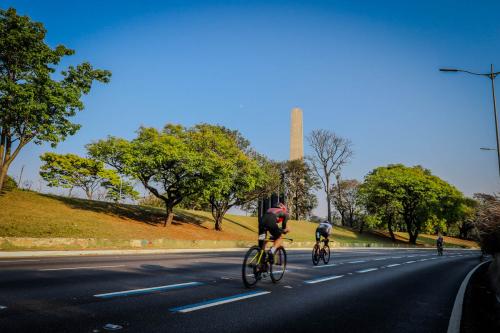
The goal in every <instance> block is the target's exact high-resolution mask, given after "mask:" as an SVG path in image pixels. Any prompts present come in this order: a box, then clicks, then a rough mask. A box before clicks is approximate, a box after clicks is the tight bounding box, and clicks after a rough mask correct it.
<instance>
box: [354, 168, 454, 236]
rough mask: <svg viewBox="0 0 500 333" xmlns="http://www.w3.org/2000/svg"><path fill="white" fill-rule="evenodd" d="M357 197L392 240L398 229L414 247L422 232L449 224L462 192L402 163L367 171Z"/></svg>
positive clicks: (425, 171)
mask: <svg viewBox="0 0 500 333" xmlns="http://www.w3.org/2000/svg"><path fill="white" fill-rule="evenodd" d="M360 194H361V196H362V200H363V202H364V204H365V205H366V208H367V210H368V212H371V213H373V214H377V215H378V216H379V217H380V221H381V222H382V223H384V224H385V225H386V226H387V227H388V229H389V232H390V233H391V237H393V239H394V234H393V231H394V229H396V230H397V229H398V227H401V228H402V229H403V230H405V231H407V232H408V235H409V242H410V243H411V244H416V241H417V237H418V235H419V233H420V232H422V231H423V230H432V229H433V228H438V227H440V228H443V226H445V225H446V222H445V221H452V220H453V219H454V217H455V216H456V215H457V214H458V213H457V210H458V209H459V208H460V204H461V203H462V202H463V200H464V198H463V195H462V193H460V191H458V190H457V189H456V188H455V187H453V186H452V185H450V184H448V183H447V182H445V181H444V180H442V179H440V178H438V177H436V176H434V175H432V174H431V172H430V171H429V170H427V169H424V168H422V167H421V166H415V167H406V166H404V165H401V164H396V165H389V166H387V167H379V168H376V169H375V170H373V171H372V172H370V173H369V174H368V175H367V176H366V178H365V182H364V183H363V185H362V186H361V189H360Z"/></svg>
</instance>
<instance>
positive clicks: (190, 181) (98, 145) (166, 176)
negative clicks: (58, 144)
mask: <svg viewBox="0 0 500 333" xmlns="http://www.w3.org/2000/svg"><path fill="white" fill-rule="evenodd" d="M190 136H191V134H190V133H189V130H188V129H186V128H185V127H183V126H180V125H172V124H168V125H166V126H165V127H164V129H163V130H162V131H159V130H157V129H155V128H148V127H141V128H140V129H139V130H138V131H137V136H136V138H135V139H133V140H131V141H128V140H125V139H121V138H116V137H108V138H107V139H104V140H99V141H97V142H95V143H91V144H89V145H87V150H88V153H89V155H90V156H92V157H94V158H96V159H98V160H100V161H103V162H104V163H106V164H108V165H109V166H111V167H113V168H115V169H116V170H117V171H118V172H119V173H121V174H123V175H127V176H129V177H131V178H134V179H137V180H139V181H140V182H141V183H142V185H143V186H144V187H145V188H146V189H147V190H148V191H149V192H150V193H151V194H153V195H154V196H155V197H157V198H158V199H160V200H162V201H163V202H164V204H165V208H166V212H167V216H166V219H165V222H164V226H167V225H170V224H171V223H172V221H173V218H174V211H173V209H174V207H175V206H176V205H178V204H179V203H180V202H181V201H182V200H183V199H185V198H188V197H190V196H192V195H194V194H195V193H197V192H199V191H201V190H202V188H203V184H204V183H205V181H207V177H209V176H210V175H212V174H213V168H214V167H215V164H214V163H213V159H212V158H211V157H210V156H203V155H202V154H200V152H199V151H198V150H197V149H196V147H195V146H194V145H193V144H192V140H191V139H190Z"/></svg>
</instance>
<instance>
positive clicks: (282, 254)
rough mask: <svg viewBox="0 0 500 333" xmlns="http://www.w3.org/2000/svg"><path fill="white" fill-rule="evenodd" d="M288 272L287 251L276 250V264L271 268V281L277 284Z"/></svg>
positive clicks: (282, 249)
mask: <svg viewBox="0 0 500 333" xmlns="http://www.w3.org/2000/svg"><path fill="white" fill-rule="evenodd" d="M285 271H286V251H285V249H284V248H283V247H279V248H277V249H276V252H275V253H274V262H273V264H272V265H271V267H270V270H269V272H270V275H271V280H272V281H273V282H274V283H276V282H278V281H279V280H281V279H282V278H283V276H284V275H285Z"/></svg>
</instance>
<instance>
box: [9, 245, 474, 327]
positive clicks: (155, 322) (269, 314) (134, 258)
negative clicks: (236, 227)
mask: <svg viewBox="0 0 500 333" xmlns="http://www.w3.org/2000/svg"><path fill="white" fill-rule="evenodd" d="M243 254H244V251H241V252H217V253H190V254H179V253H177V254H155V255H127V256H98V257H97V256H96V257H64V258H29V259H0V332H2V333H6V332H16V333H20V332H107V331H108V330H113V329H115V330H117V331H120V332H160V331H164V332H205V333H208V332H277V331H281V332H287V333H288V332H306V331H308V332H312V331H325V332H446V329H447V326H448V320H449V316H450V313H451V310H452V306H453V302H454V299H455V296H456V293H457V291H458V289H459V286H460V284H461V282H462V280H463V279H464V277H465V275H466V274H467V273H468V272H469V271H470V270H471V269H472V268H473V267H474V266H475V265H477V264H478V263H479V256H480V253H479V252H478V251H470V250H445V254H444V256H442V257H438V256H437V255H436V253H435V251H434V250H421V249H416V250H403V249H397V250H386V249H384V250H381V249H366V250H365V249H363V250H359V249H352V250H337V251H335V252H333V255H332V258H331V260H330V263H329V265H323V264H320V265H319V266H316V267H314V266H313V265H312V263H311V255H310V251H289V252H288V268H287V269H288V271H287V272H286V274H285V277H284V278H283V280H282V281H281V282H280V283H278V284H273V283H272V282H271V281H270V280H269V279H266V280H263V281H261V283H259V285H258V286H257V288H255V289H252V290H248V289H245V288H244V287H243V284H242V281H241V262H242V258H243Z"/></svg>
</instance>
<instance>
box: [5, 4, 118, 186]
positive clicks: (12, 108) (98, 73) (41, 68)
mask: <svg viewBox="0 0 500 333" xmlns="http://www.w3.org/2000/svg"><path fill="white" fill-rule="evenodd" d="M46 33H47V31H46V30H45V28H44V26H43V24H42V23H40V22H33V21H31V19H30V18H29V17H27V16H20V15H18V14H17V12H16V10H15V9H13V8H9V9H7V10H2V9H0V190H1V189H2V187H3V183H4V180H5V177H6V175H7V171H8V169H9V167H10V165H11V164H12V162H13V161H14V159H15V158H16V157H17V156H18V154H19V152H20V151H21V149H22V148H24V147H25V146H26V145H27V144H28V143H29V142H32V141H33V142H34V143H36V144H41V143H42V142H48V143H50V144H51V145H52V146H55V145H57V143H59V142H60V141H63V140H64V139H65V138H66V137H67V136H68V135H73V134H75V133H76V131H77V130H78V129H79V128H80V125H78V124H74V123H72V122H71V121H70V120H69V118H70V117H72V116H74V115H75V114H76V112H77V111H80V110H83V108H84V104H83V102H82V100H81V98H82V95H86V94H88V93H89V92H90V89H91V87H92V83H93V82H94V81H100V82H109V79H110V77H111V73H110V72H109V71H106V70H99V69H94V68H93V67H92V65H91V64H89V63H87V62H85V63H82V64H79V65H77V66H69V67H68V68H67V69H66V70H63V71H62V72H61V75H60V76H59V77H60V79H58V80H56V79H55V78H54V75H53V74H54V73H55V71H56V67H57V65H58V64H59V62H60V61H61V59H62V58H63V57H65V56H69V55H72V54H74V51H73V50H71V49H68V48H66V47H65V46H63V45H58V46H56V47H55V48H51V47H50V46H49V45H47V44H46V42H45V37H46Z"/></svg>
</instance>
